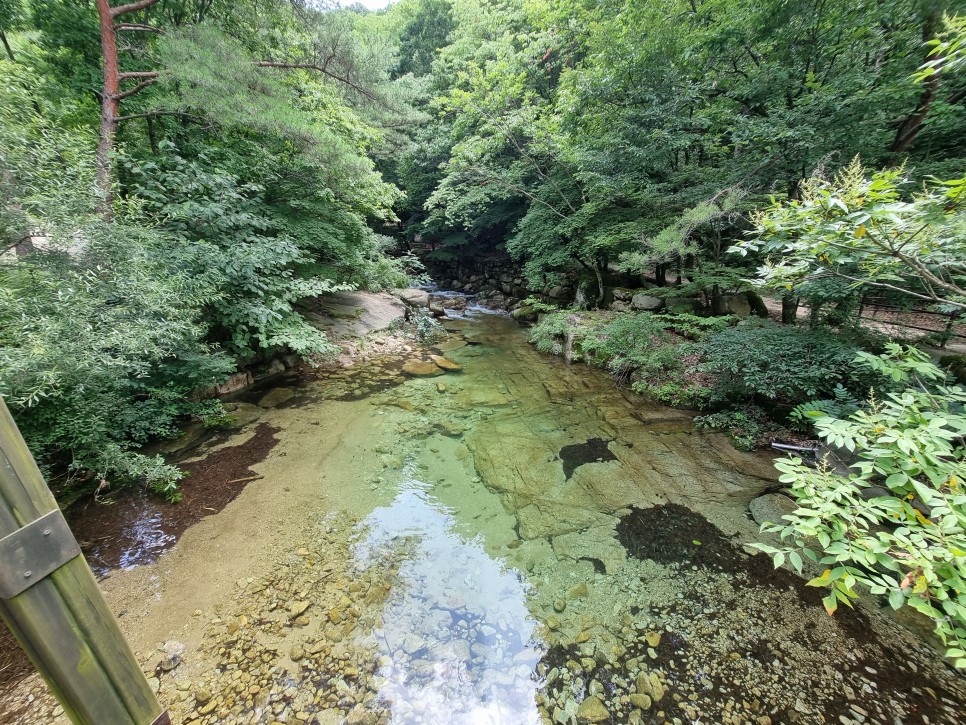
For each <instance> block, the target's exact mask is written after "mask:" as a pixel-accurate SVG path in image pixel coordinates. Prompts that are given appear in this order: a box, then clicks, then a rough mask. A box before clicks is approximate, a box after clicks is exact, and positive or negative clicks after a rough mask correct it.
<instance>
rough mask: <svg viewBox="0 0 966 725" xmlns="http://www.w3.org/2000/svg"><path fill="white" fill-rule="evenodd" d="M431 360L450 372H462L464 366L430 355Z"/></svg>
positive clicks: (439, 356) (440, 356)
mask: <svg viewBox="0 0 966 725" xmlns="http://www.w3.org/2000/svg"><path fill="white" fill-rule="evenodd" d="M429 359H430V360H432V361H433V362H434V363H436V364H437V365H438V366H439V367H441V368H443V370H450V371H453V372H456V371H457V370H462V369H463V366H462V365H460V364H459V363H458V362H453V361H452V360H450V359H448V358H445V357H443V356H442V355H430V356H429Z"/></svg>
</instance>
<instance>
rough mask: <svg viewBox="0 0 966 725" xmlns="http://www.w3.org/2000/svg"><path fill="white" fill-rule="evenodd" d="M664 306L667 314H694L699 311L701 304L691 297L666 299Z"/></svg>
mask: <svg viewBox="0 0 966 725" xmlns="http://www.w3.org/2000/svg"><path fill="white" fill-rule="evenodd" d="M664 304H665V306H666V307H667V309H668V311H669V312H686V313H689V314H694V313H695V312H697V311H698V310H700V309H701V302H700V301H698V300H696V299H694V298H693V297H668V298H667V299H666V300H664Z"/></svg>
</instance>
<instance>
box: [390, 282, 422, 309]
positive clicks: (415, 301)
mask: <svg viewBox="0 0 966 725" xmlns="http://www.w3.org/2000/svg"><path fill="white" fill-rule="evenodd" d="M392 296H393V297H395V298H397V299H400V300H402V301H403V302H405V303H406V304H407V305H409V306H410V307H429V292H427V291H426V290H422V289H416V288H414V287H409V288H406V289H394V290H392Z"/></svg>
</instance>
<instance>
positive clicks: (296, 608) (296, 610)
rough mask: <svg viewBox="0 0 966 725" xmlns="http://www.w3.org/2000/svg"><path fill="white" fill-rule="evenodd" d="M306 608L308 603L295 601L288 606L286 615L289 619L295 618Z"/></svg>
mask: <svg viewBox="0 0 966 725" xmlns="http://www.w3.org/2000/svg"><path fill="white" fill-rule="evenodd" d="M308 608H309V602H306V601H295V602H292V603H291V604H289V605H288V614H289V616H290V617H292V618H295V617H298V616H301V615H302V614H303V613H304V612H305V610H306V609H308Z"/></svg>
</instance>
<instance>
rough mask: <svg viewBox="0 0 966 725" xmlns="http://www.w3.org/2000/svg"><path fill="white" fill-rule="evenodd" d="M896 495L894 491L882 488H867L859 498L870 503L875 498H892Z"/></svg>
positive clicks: (860, 493)
mask: <svg viewBox="0 0 966 725" xmlns="http://www.w3.org/2000/svg"><path fill="white" fill-rule="evenodd" d="M894 495H895V494H893V493H892V491H890V490H889V489H887V488H883V487H882V486H867V487H866V488H863V489H861V490H860V491H859V496H860V497H861V498H862V500H864V501H869V500H871V499H873V498H883V497H886V498H892V497H893V496H894Z"/></svg>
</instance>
